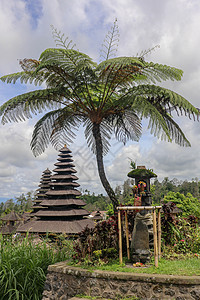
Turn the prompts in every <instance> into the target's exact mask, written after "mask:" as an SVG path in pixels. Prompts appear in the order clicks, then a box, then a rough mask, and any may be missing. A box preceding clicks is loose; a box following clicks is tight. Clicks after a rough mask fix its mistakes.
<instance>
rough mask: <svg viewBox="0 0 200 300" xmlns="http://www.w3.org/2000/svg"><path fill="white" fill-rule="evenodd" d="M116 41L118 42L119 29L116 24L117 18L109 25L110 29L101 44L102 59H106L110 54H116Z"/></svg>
mask: <svg viewBox="0 0 200 300" xmlns="http://www.w3.org/2000/svg"><path fill="white" fill-rule="evenodd" d="M118 42H119V29H118V25H117V19H115V22H114V24H113V26H112V27H111V30H110V31H108V33H107V35H106V37H105V39H104V44H102V49H101V56H102V58H103V59H104V61H106V60H108V59H109V58H110V57H111V56H115V55H116V52H117V48H118Z"/></svg>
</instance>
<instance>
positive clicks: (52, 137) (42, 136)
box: [31, 107, 81, 156]
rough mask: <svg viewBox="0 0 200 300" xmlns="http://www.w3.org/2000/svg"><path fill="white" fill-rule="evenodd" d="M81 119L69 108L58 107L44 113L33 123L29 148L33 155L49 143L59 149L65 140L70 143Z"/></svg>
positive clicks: (38, 153) (41, 150) (41, 151)
mask: <svg viewBox="0 0 200 300" xmlns="http://www.w3.org/2000/svg"><path fill="white" fill-rule="evenodd" d="M80 123H81V119H80V117H79V116H77V115H76V114H75V113H74V112H73V111H72V110H71V109H70V108H68V107H66V108H64V109H58V110H54V111H51V112H49V113H47V114H45V115H44V116H43V117H42V118H41V119H40V120H39V121H38V122H37V123H36V125H35V127H34V131H33V135H32V140H31V149H32V151H33V153H34V155H35V156H37V155H40V154H41V153H43V152H44V151H45V149H46V148H47V146H48V145H49V143H51V144H52V145H53V146H54V147H55V148H56V149H58V150H59V149H60V148H61V147H62V146H63V145H64V144H65V143H66V142H67V143H72V142H73V139H74V138H75V137H76V134H75V132H74V130H76V129H77V128H78V127H79V125H80Z"/></svg>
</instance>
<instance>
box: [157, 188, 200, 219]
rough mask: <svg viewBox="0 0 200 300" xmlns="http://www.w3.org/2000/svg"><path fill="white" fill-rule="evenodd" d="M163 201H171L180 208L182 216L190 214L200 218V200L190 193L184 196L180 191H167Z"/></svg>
mask: <svg viewBox="0 0 200 300" xmlns="http://www.w3.org/2000/svg"><path fill="white" fill-rule="evenodd" d="M162 201H163V203H167V202H173V203H174V204H176V206H177V207H178V208H180V209H181V210H182V216H183V217H189V216H191V215H193V216H195V217H198V218H200V202H199V200H198V199H197V198H195V197H193V196H192V195H191V194H190V193H188V194H187V195H186V196H185V195H183V194H181V193H175V192H168V193H167V195H166V196H165V197H164V198H163V200H162Z"/></svg>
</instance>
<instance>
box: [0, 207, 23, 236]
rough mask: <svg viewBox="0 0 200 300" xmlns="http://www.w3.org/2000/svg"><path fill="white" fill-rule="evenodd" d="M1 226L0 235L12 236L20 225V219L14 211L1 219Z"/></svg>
mask: <svg viewBox="0 0 200 300" xmlns="http://www.w3.org/2000/svg"><path fill="white" fill-rule="evenodd" d="M1 220H2V221H3V225H2V226H1V228H0V232H1V233H2V234H13V233H15V232H16V229H17V227H18V226H19V225H20V223H21V221H22V218H21V216H19V215H18V214H17V213H16V212H15V211H11V212H10V213H9V214H7V215H5V216H3V217H2V218H1Z"/></svg>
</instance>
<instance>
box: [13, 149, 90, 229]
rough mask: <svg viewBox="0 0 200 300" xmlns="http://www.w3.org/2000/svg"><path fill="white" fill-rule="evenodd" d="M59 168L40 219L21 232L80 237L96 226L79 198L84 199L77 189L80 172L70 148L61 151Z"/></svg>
mask: <svg viewBox="0 0 200 300" xmlns="http://www.w3.org/2000/svg"><path fill="white" fill-rule="evenodd" d="M55 166H56V169H54V170H53V171H54V172H55V174H54V175H52V176H51V182H50V183H49V186H50V189H49V191H48V192H46V194H45V195H46V196H47V198H46V199H43V200H42V201H41V202H40V206H41V208H40V209H39V210H38V211H37V212H36V213H35V216H36V217H37V219H36V220H33V221H31V222H29V223H27V224H25V225H23V226H21V227H20V228H18V231H19V232H26V231H30V232H37V233H46V232H53V233H66V234H77V233H79V232H81V231H82V230H83V229H84V228H85V227H86V226H89V227H90V228H91V227H93V226H94V223H93V221H92V220H89V219H86V217H87V216H88V215H89V212H88V211H87V210H85V209H84V208H83V206H84V205H85V202H84V201H83V200H81V199H78V198H77V197H78V196H80V195H81V193H80V192H79V191H78V190H77V189H76V188H77V187H78V186H79V184H78V183H77V182H75V181H76V180H78V177H77V176H76V175H74V174H75V173H76V170H75V169H74V164H73V159H72V155H71V151H70V150H69V149H68V148H67V146H64V147H63V148H62V149H61V150H60V154H59V155H58V162H57V163H56V164H55Z"/></svg>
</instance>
